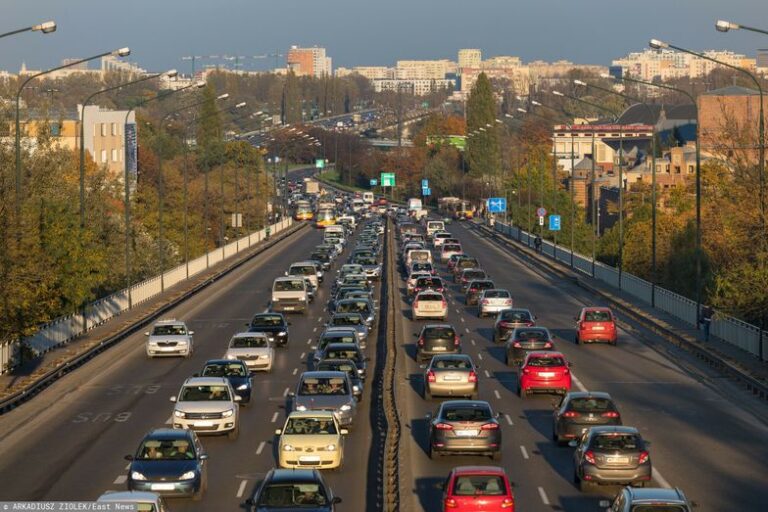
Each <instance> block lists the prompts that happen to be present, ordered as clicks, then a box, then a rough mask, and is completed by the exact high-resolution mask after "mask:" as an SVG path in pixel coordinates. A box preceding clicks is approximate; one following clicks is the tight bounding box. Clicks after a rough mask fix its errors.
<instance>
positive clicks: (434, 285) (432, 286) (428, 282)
mask: <svg viewBox="0 0 768 512" xmlns="http://www.w3.org/2000/svg"><path fill="white" fill-rule="evenodd" d="M424 290H432V291H433V292H438V293H445V284H444V283H443V280H442V279H441V278H439V277H437V276H422V277H419V278H418V279H416V283H415V284H414V286H413V293H414V294H416V293H419V292H423V291H424Z"/></svg>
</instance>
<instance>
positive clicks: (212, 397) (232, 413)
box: [171, 377, 240, 439]
mask: <svg viewBox="0 0 768 512" xmlns="http://www.w3.org/2000/svg"><path fill="white" fill-rule="evenodd" d="M239 401H240V397H239V396H238V395H237V394H235V391H234V390H233V389H232V386H231V385H230V384H229V381H228V380H227V379H226V378H224V377H191V378H189V379H187V380H186V381H184V384H183V385H182V386H181V390H180V391H179V394H178V396H172V397H171V402H174V403H175V404H176V406H175V407H174V408H173V428H187V429H190V430H194V431H195V432H200V433H204V434H224V433H226V434H227V436H228V437H229V438H230V439H237V436H238V434H239V433H240V405H239V404H238V402H239Z"/></svg>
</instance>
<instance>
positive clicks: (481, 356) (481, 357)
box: [477, 353, 483, 361]
mask: <svg viewBox="0 0 768 512" xmlns="http://www.w3.org/2000/svg"><path fill="white" fill-rule="evenodd" d="M477 358H478V359H479V360H481V361H482V360H483V354H480V353H478V354H477Z"/></svg>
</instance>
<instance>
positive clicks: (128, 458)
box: [123, 455, 133, 460]
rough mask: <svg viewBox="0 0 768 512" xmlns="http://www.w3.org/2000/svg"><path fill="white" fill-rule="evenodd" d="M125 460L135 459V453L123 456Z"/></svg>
mask: <svg viewBox="0 0 768 512" xmlns="http://www.w3.org/2000/svg"><path fill="white" fill-rule="evenodd" d="M123 458H124V459H125V460H133V455H126V456H125V457H123Z"/></svg>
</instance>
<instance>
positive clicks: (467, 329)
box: [462, 318, 469, 334]
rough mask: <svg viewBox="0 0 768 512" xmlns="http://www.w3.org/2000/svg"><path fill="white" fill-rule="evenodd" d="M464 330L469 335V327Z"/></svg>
mask: <svg viewBox="0 0 768 512" xmlns="http://www.w3.org/2000/svg"><path fill="white" fill-rule="evenodd" d="M462 320H463V318H462ZM464 330H465V331H467V334H469V327H465V328H464Z"/></svg>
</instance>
